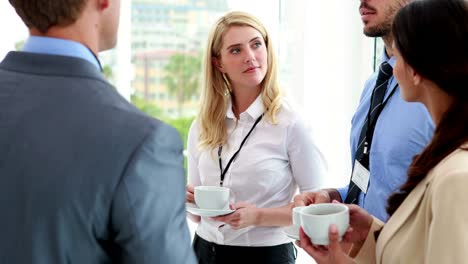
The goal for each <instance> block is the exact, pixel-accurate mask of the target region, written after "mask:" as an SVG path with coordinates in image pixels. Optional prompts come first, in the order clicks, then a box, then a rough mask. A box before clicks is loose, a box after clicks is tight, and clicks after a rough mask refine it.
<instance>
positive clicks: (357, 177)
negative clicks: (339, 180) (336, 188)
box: [351, 160, 370, 193]
mask: <svg viewBox="0 0 468 264" xmlns="http://www.w3.org/2000/svg"><path fill="white" fill-rule="evenodd" d="M369 178H370V172H369V170H368V169H366V168H365V167H364V166H362V164H361V163H360V162H359V161H358V160H355V161H354V169H353V175H352V176H351V180H352V181H353V182H354V184H356V185H357V186H358V187H359V189H361V191H362V192H363V193H367V188H368V187H369Z"/></svg>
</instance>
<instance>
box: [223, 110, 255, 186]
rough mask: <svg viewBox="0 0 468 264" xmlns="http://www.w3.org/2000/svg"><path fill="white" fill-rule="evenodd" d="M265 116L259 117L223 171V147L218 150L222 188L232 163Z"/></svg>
mask: <svg viewBox="0 0 468 264" xmlns="http://www.w3.org/2000/svg"><path fill="white" fill-rule="evenodd" d="M263 115H264V114H262V115H261V116H259V117H258V118H257V120H256V121H255V123H254V124H253V126H252V128H251V129H250V131H249V133H247V135H246V136H245V138H244V139H243V140H242V143H241V144H240V147H239V149H238V150H237V151H236V152H235V153H234V155H232V157H231V159H230V160H229V162H228V164H227V165H226V168H225V169H224V171H223V164H222V160H221V153H222V152H223V145H220V146H219V148H218V160H219V170H220V178H221V181H220V182H219V184H220V186H223V181H224V176H226V172H227V171H228V169H229V167H230V166H231V163H232V161H233V160H234V159H235V158H236V157H237V155H238V154H239V152H240V151H241V149H242V147H243V146H244V143H245V141H247V138H248V137H249V136H250V134H251V133H252V131H253V130H254V128H255V127H256V126H257V124H258V123H259V122H260V120H261V119H262V117H263Z"/></svg>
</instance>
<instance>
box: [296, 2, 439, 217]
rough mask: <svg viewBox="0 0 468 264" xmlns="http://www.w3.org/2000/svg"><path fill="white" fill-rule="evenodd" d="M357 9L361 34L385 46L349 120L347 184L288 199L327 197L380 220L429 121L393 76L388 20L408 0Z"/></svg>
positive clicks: (426, 137)
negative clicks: (378, 39) (349, 171)
mask: <svg viewBox="0 0 468 264" xmlns="http://www.w3.org/2000/svg"><path fill="white" fill-rule="evenodd" d="M360 2H361V5H360V7H359V13H360V15H361V19H362V22H363V24H364V34H365V35H366V36H368V37H381V38H382V39H383V41H384V44H385V49H384V52H383V55H382V65H381V66H380V68H379V70H378V71H377V72H375V73H374V74H373V75H372V76H371V77H370V78H369V79H368V80H367V82H366V84H365V87H364V90H363V92H362V95H361V100H360V103H359V106H358V108H357V110H356V113H355V114H354V117H353V119H352V128H351V162H352V167H353V171H352V175H351V179H350V184H349V185H348V186H346V187H344V188H341V189H323V190H319V191H317V192H310V193H304V194H301V195H298V196H296V197H294V202H295V205H296V206H298V205H307V204H311V203H327V202H331V201H333V200H337V201H340V202H345V203H349V204H352V203H354V204H358V205H359V206H361V207H363V208H364V209H366V210H367V211H368V212H369V213H371V214H372V215H374V216H375V217H377V218H379V219H380V220H382V221H386V220H387V219H388V214H387V212H386V206H387V199H388V197H389V195H390V194H391V193H393V192H394V191H396V190H398V189H399V187H400V185H402V184H403V183H404V182H405V181H406V175H407V173H406V171H407V169H408V167H409V165H410V163H411V161H412V159H413V157H414V156H415V155H416V154H418V153H420V152H421V151H422V150H423V149H424V147H425V146H426V145H427V144H428V142H429V141H430V139H431V138H432V135H433V132H434V124H433V122H432V120H431V117H430V115H429V113H428V112H427V110H426V109H425V108H424V106H423V105H422V104H416V103H408V102H405V101H404V100H403V99H402V98H401V97H400V89H399V86H398V83H397V81H396V79H395V78H394V77H393V73H392V71H393V66H394V64H395V58H394V57H393V47H392V43H393V35H392V30H391V29H392V23H393V18H394V17H395V15H396V13H397V12H398V10H400V9H401V8H402V7H403V6H405V5H407V4H408V3H409V2H410V1H409V0H361V1H360Z"/></svg>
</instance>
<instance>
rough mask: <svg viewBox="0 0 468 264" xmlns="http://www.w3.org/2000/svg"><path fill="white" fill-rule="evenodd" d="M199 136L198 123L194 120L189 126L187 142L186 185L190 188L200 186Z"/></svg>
mask: <svg viewBox="0 0 468 264" xmlns="http://www.w3.org/2000/svg"><path fill="white" fill-rule="evenodd" d="M199 136H200V133H199V129H198V121H197V120H195V121H193V122H192V125H191V126H190V130H189V134H188V140H187V173H188V184H190V185H192V186H199V185H201V179H200V172H199V170H198V160H199V158H200V152H199V150H198V137H199Z"/></svg>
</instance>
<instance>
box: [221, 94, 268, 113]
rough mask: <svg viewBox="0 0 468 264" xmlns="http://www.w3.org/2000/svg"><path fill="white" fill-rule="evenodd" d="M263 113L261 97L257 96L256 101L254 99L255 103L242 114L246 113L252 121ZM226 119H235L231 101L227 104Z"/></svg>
mask: <svg viewBox="0 0 468 264" xmlns="http://www.w3.org/2000/svg"><path fill="white" fill-rule="evenodd" d="M263 112H265V109H264V107H263V102H262V96H261V95H259V96H257V99H255V101H254V102H253V103H252V104H251V105H250V106H249V108H247V110H245V112H244V113H247V114H248V115H249V116H250V117H251V118H252V119H257V118H258V117H259V116H261V115H262V114H263ZM226 117H227V118H230V119H236V116H235V115H234V112H233V111H232V100H229V102H228V108H227V111H226Z"/></svg>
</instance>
